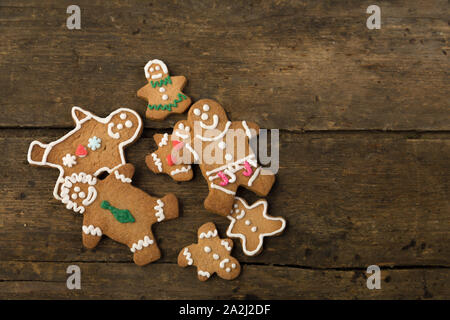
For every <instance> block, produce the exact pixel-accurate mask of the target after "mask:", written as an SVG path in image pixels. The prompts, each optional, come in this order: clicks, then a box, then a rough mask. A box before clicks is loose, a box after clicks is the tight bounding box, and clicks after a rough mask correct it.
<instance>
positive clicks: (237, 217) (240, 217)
mask: <svg viewBox="0 0 450 320" xmlns="http://www.w3.org/2000/svg"><path fill="white" fill-rule="evenodd" d="M236 211H238V210H237V209H236ZM244 216H245V211H244V210H241V214H239V215H237V216H236V219H237V220H240V219H242V218H243V217H244Z"/></svg>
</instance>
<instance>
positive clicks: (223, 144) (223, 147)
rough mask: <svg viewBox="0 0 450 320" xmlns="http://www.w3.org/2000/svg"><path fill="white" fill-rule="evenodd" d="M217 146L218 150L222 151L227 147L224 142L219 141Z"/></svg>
mask: <svg viewBox="0 0 450 320" xmlns="http://www.w3.org/2000/svg"><path fill="white" fill-rule="evenodd" d="M218 146H219V148H220V149H222V150H223V149H225V148H226V147H227V144H226V143H225V142H223V141H220V142H219V145H218Z"/></svg>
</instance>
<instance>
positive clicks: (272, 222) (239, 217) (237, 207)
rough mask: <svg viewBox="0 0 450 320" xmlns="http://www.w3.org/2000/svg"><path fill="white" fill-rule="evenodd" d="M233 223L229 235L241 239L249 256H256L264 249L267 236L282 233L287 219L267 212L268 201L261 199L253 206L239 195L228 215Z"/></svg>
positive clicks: (229, 228) (243, 247)
mask: <svg viewBox="0 0 450 320" xmlns="http://www.w3.org/2000/svg"><path fill="white" fill-rule="evenodd" d="M228 219H230V220H231V223H230V225H229V227H228V229H227V236H229V237H230V238H238V239H240V240H241V244H242V250H243V251H244V253H245V254H246V255H247V256H256V255H257V254H259V253H260V252H261V251H262V249H263V241H264V238H265V237H272V236H277V235H279V234H281V233H282V232H283V231H284V228H285V227H286V220H284V219H283V218H281V217H272V216H270V215H268V214H267V201H266V200H264V199H261V200H259V201H257V202H255V203H254V204H252V205H251V206H249V205H248V203H247V202H246V201H245V200H244V199H242V198H239V197H236V200H235V202H234V205H233V209H232V210H231V212H230V215H229V216H228Z"/></svg>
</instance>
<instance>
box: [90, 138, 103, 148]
mask: <svg viewBox="0 0 450 320" xmlns="http://www.w3.org/2000/svg"><path fill="white" fill-rule="evenodd" d="M88 141H89V143H88V145H87V146H88V148H89V149H91V150H92V151H95V150H97V149H99V148H100V147H101V145H102V139H100V138H97V137H96V136H93V137H92V138H89V139H88Z"/></svg>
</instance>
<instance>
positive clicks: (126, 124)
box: [125, 120, 133, 128]
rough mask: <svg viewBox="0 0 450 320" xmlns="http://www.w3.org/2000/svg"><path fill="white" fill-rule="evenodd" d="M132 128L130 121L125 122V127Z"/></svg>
mask: <svg viewBox="0 0 450 320" xmlns="http://www.w3.org/2000/svg"><path fill="white" fill-rule="evenodd" d="M132 126H133V122H131V120H127V121H125V127H127V128H131V127H132Z"/></svg>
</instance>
